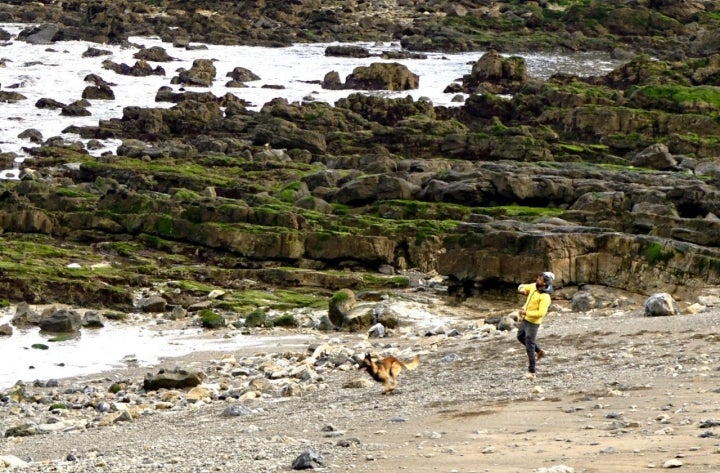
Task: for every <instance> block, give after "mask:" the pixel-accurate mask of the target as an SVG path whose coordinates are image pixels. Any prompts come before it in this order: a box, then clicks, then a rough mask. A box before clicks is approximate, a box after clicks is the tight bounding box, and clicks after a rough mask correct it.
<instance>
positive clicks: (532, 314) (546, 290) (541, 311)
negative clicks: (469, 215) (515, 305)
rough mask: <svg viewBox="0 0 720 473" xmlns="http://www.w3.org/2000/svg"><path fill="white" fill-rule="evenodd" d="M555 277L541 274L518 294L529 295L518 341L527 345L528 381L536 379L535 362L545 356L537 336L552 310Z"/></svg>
mask: <svg viewBox="0 0 720 473" xmlns="http://www.w3.org/2000/svg"><path fill="white" fill-rule="evenodd" d="M554 280H555V275H554V274H553V273H551V272H550V271H545V272H543V273H539V274H538V275H537V278H536V279H535V282H534V283H530V284H520V285H519V286H518V292H519V293H520V294H523V295H527V299H526V300H525V305H523V308H522V309H520V320H521V321H520V328H519V329H518V333H517V339H518V341H519V342H520V343H522V344H523V345H525V351H527V356H528V372H527V374H526V375H525V376H526V377H527V378H528V379H535V362H536V361H537V360H540V359H541V358H542V357H544V356H545V350H543V349H542V348H540V345H538V343H537V334H538V330H539V329H540V324H541V323H542V320H543V317H545V314H547V312H548V309H549V308H550V302H551V299H550V293H552V292H553V287H552V282H553V281H554Z"/></svg>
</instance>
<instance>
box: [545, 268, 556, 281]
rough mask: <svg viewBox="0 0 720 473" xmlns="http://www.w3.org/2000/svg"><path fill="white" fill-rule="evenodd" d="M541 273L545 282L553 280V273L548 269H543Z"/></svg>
mask: <svg viewBox="0 0 720 473" xmlns="http://www.w3.org/2000/svg"><path fill="white" fill-rule="evenodd" d="M542 275H543V279H545V281H546V282H547V283H551V282H553V281H554V280H555V275H554V274H553V273H551V272H550V271H545V272H544V273H542Z"/></svg>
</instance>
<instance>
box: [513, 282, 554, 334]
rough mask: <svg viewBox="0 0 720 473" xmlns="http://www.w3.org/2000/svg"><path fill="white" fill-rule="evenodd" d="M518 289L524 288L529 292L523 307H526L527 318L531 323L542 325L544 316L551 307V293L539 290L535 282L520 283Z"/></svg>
mask: <svg viewBox="0 0 720 473" xmlns="http://www.w3.org/2000/svg"><path fill="white" fill-rule="evenodd" d="M518 289H524V290H525V292H527V300H526V301H525V305H524V306H523V308H524V309H525V320H527V321H528V322H530V323H533V324H537V325H540V324H541V323H542V319H543V317H545V314H547V312H548V309H549V308H550V302H551V299H550V294H547V293H545V292H540V291H538V289H537V287H536V286H535V283H531V284H520V287H519V288H518Z"/></svg>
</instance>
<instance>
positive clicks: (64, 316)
mask: <svg viewBox="0 0 720 473" xmlns="http://www.w3.org/2000/svg"><path fill="white" fill-rule="evenodd" d="M38 325H39V326H40V330H42V331H44V332H52V333H67V332H77V331H79V330H80V328H81V327H82V316H81V315H80V313H79V312H77V311H75V310H71V309H55V308H52V309H50V310H49V311H48V312H47V313H44V314H43V316H42V318H41V319H40V321H39V322H38Z"/></svg>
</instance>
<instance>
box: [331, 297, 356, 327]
mask: <svg viewBox="0 0 720 473" xmlns="http://www.w3.org/2000/svg"><path fill="white" fill-rule="evenodd" d="M356 303H357V300H356V299H355V293H354V292H353V291H352V290H350V289H340V290H339V291H337V292H336V293H335V294H333V296H332V297H331V298H330V301H329V303H328V318H329V319H330V321H331V322H332V323H333V324H334V325H335V326H336V327H343V326H344V325H345V321H346V319H347V317H348V315H349V314H350V312H351V311H352V309H353V308H354V307H355V304H356Z"/></svg>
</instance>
